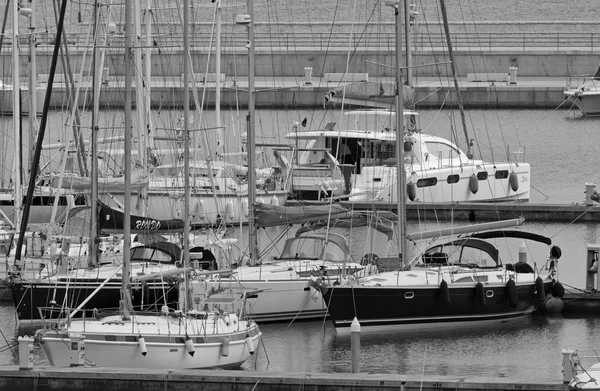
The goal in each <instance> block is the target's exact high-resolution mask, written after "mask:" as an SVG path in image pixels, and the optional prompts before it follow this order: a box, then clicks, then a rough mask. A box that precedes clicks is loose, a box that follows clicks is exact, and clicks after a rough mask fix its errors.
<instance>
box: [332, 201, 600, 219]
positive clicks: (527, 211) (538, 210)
mask: <svg viewBox="0 0 600 391" xmlns="http://www.w3.org/2000/svg"><path fill="white" fill-rule="evenodd" d="M340 205H342V206H344V207H345V208H348V209H354V210H386V211H390V212H394V213H396V212H397V207H396V205H395V204H390V203H389V202H348V201H341V202H340ZM521 216H522V217H525V221H552V222H569V223H571V222H598V221H600V205H599V204H594V205H586V204H583V203H581V204H540V203H530V202H500V203H486V202H478V203H428V202H411V203H407V204H406V217H407V219H409V220H417V219H419V220H438V221H454V220H467V221H470V222H478V221H498V220H505V219H513V218H517V217H521Z"/></svg>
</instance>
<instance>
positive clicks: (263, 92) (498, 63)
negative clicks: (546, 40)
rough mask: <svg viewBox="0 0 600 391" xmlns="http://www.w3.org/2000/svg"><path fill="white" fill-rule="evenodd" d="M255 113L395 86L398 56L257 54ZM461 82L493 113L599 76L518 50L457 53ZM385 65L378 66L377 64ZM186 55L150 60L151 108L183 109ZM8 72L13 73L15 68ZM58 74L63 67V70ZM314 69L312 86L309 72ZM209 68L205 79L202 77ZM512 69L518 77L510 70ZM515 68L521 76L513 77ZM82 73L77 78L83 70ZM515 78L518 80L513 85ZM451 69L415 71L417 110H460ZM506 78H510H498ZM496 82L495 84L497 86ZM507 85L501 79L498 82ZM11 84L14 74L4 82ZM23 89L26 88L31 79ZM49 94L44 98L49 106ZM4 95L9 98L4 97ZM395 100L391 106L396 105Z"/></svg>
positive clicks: (240, 76)
mask: <svg viewBox="0 0 600 391" xmlns="http://www.w3.org/2000/svg"><path fill="white" fill-rule="evenodd" d="M207 52H208V50H203V49H200V48H196V49H194V50H193V51H192V53H191V55H192V60H193V63H194V64H193V69H194V70H195V71H194V72H195V76H194V78H195V80H196V81H197V82H196V87H197V88H199V89H202V88H204V87H206V92H207V95H206V96H205V99H204V101H205V102H207V106H208V107H211V106H214V91H215V83H214V74H215V71H214V65H213V64H208V66H207V64H206V61H207V59H208V55H207ZM9 56H10V52H3V53H2V55H0V63H2V64H6V63H8V62H7V61H9V59H10V57H9ZM36 56H37V64H38V66H37V68H38V69H37V74H38V86H45V83H46V81H47V73H48V69H49V64H50V59H51V52H50V51H49V50H39V51H38V52H37V54H36ZM446 56H447V54H446V53H445V51H444V50H442V49H438V50H416V51H415V52H414V53H413V55H412V59H413V63H414V64H434V63H437V62H440V61H442V60H443V59H445V58H446ZM255 57H256V83H255V87H256V91H257V93H256V102H255V104H256V107H258V108H270V109H278V108H280V109H295V108H320V107H323V104H324V97H325V94H326V93H327V92H328V91H330V90H331V89H334V88H338V87H340V86H342V85H344V83H341V82H339V81H331V80H328V79H327V78H326V75H327V74H332V73H337V74H342V73H345V72H347V73H354V74H366V75H368V81H369V82H375V83H379V82H381V83H393V80H394V71H393V67H392V64H393V63H394V54H393V52H391V51H389V50H387V51H384V50H381V49H380V48H376V49H372V50H369V49H360V50H356V51H354V52H353V56H352V60H351V61H350V62H349V63H348V64H347V62H348V53H347V50H342V49H340V48H337V49H336V48H333V49H328V50H323V49H315V48H302V47H299V48H294V49H293V50H292V49H277V48H274V49H270V50H266V49H257V51H256V55H255ZM454 57H455V62H456V66H457V69H458V72H459V77H460V82H459V85H460V88H461V96H462V99H463V102H464V105H465V107H478V108H484V107H490V108H511V107H514V108H557V107H559V106H560V105H561V104H562V103H563V101H564V98H563V91H564V89H565V87H567V85H568V84H571V85H572V84H576V83H578V82H581V79H569V76H570V75H574V74H579V75H581V74H593V73H594V72H595V71H596V69H597V57H598V56H597V53H595V52H594V51H593V50H581V49H578V48H563V49H561V50H548V49H546V50H536V49H527V50H519V49H518V48H468V49H464V48H463V49H460V48H459V49H457V50H456V51H455V53H454ZM82 58H83V51H82V50H72V51H71V52H70V56H69V59H70V63H71V68H72V69H74V70H79V68H80V67H81V61H82ZM123 59H124V57H123V52H122V50H115V49H110V50H108V51H107V52H106V60H105V64H106V67H105V74H103V76H102V78H103V80H105V81H106V82H107V83H105V84H104V85H103V87H102V93H101V97H100V99H101V105H102V106H103V107H110V108H113V109H114V108H121V107H122V105H123V100H124V99H123V69H124V67H123ZM374 61H375V62H376V63H377V64H382V66H375V65H373V62H374ZM182 63H183V61H182V55H181V50H179V49H163V50H161V51H160V54H159V52H158V50H157V51H156V53H153V54H152V57H151V69H152V71H151V72H152V82H151V83H150V84H151V102H152V106H153V107H154V108H163V109H165V108H179V107H182V102H183V83H182V80H181V75H182V72H183V69H182V67H181V64H182ZM222 64H223V65H222V69H221V72H222V75H223V83H222V90H223V91H222V94H221V106H223V107H238V105H240V104H241V105H244V104H245V102H246V91H247V90H248V84H247V51H246V50H245V49H234V50H232V51H229V52H227V53H226V54H224V55H223V56H222ZM9 68H10V67H7V69H9ZM59 68H60V67H59ZM306 68H310V69H311V70H312V74H311V80H310V83H307V77H306V73H305V69H306ZM206 69H208V73H207V74H206V75H204V74H202V73H197V72H199V71H202V72H204V71H205V70H206ZM511 69H512V70H513V71H511ZM515 69H516V70H515ZM77 72H78V73H79V71H77ZM511 72H516V73H515V75H514V76H515V78H514V80H510V81H507V80H506V79H507V78H509V76H510V73H511ZM450 74H451V73H450V68H449V67H448V66H447V65H443V64H442V65H437V66H424V67H419V68H416V69H415V71H414V72H413V85H414V87H415V99H414V100H415V102H417V108H426V107H440V106H441V104H442V103H444V105H445V107H451V106H454V105H456V102H457V98H456V92H455V91H453V90H454V86H453V81H452V80H451V78H450ZM83 75H84V76H83V79H82V80H80V81H79V82H78V84H81V86H82V87H86V88H82V89H81V92H80V99H81V100H80V102H84V99H86V100H85V101H86V102H88V103H89V102H91V101H92V100H91V88H90V87H91V83H90V82H91V80H90V77H89V72H83ZM474 75H491V76H494V77H491V78H490V77H484V78H483V80H474V78H473V76H474ZM498 75H505V76H506V77H504V78H502V77H497V76H498ZM492 79H493V80H492ZM498 79H501V80H498ZM64 80H65V76H64V75H63V74H62V71H61V70H60V69H59V70H58V71H57V76H56V78H55V83H54V86H53V94H52V99H51V107H52V108H63V107H65V105H66V102H67V91H66V88H65V84H64ZM3 81H4V82H5V83H10V75H3ZM22 83H25V84H23V85H27V84H26V83H27V81H26V80H25V79H23V80H22ZM43 93H44V92H43V90H42V91H40V92H38V95H40V94H41V96H40V97H39V98H41V100H43ZM2 94H9V95H7V96H6V97H2ZM11 94H12V93H11V91H10V90H0V101H1V100H10V99H12V97H11ZM392 100H393V99H391V98H390V105H391V104H392Z"/></svg>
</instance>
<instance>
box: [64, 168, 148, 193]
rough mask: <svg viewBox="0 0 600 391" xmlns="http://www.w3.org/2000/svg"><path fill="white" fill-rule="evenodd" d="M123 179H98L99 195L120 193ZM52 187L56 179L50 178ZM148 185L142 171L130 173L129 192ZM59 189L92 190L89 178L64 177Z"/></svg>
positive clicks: (145, 175)
mask: <svg viewBox="0 0 600 391" xmlns="http://www.w3.org/2000/svg"><path fill="white" fill-rule="evenodd" d="M124 178H125V177H122V176H121V177H102V178H99V179H98V191H99V192H100V193H122V192H123V189H124V187H125V179H124ZM52 183H53V186H54V187H56V186H58V177H55V178H52ZM149 183H150V180H149V179H148V175H147V174H146V173H145V172H143V171H142V170H133V171H132V173H131V190H132V191H140V189H143V188H144V187H147V186H148V184H149ZM61 188H63V189H70V190H73V191H79V192H87V191H91V190H92V181H91V178H89V177H81V176H65V177H64V178H63V179H62V184H61Z"/></svg>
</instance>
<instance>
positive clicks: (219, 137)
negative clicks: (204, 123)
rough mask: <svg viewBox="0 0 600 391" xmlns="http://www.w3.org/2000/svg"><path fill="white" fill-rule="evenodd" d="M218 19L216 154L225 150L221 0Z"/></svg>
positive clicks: (217, 1) (218, 1)
mask: <svg viewBox="0 0 600 391" xmlns="http://www.w3.org/2000/svg"><path fill="white" fill-rule="evenodd" d="M215 7H216V18H215V19H216V21H215V24H216V25H217V42H216V43H217V51H216V53H215V75H216V77H215V78H216V80H215V117H216V123H215V126H216V127H217V148H216V149H217V150H216V155H217V158H219V154H222V153H223V152H224V147H225V146H224V145H223V129H221V0H216V2H215Z"/></svg>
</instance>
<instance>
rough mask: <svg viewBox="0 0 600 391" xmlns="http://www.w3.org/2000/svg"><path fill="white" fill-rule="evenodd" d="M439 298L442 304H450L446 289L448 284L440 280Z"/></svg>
mask: <svg viewBox="0 0 600 391" xmlns="http://www.w3.org/2000/svg"><path fill="white" fill-rule="evenodd" d="M440 298H441V299H442V301H443V302H444V303H446V304H449V303H450V288H448V283H447V282H446V280H442V282H440Z"/></svg>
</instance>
